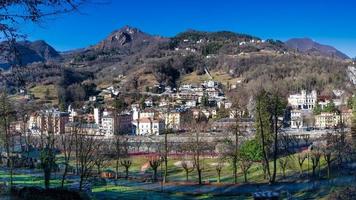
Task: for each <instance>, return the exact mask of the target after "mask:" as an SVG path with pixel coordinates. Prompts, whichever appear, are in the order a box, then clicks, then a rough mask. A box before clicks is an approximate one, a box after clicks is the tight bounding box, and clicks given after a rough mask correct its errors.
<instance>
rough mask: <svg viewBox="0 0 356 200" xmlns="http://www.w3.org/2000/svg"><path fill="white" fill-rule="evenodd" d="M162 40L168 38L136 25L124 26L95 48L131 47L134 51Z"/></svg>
mask: <svg viewBox="0 0 356 200" xmlns="http://www.w3.org/2000/svg"><path fill="white" fill-rule="evenodd" d="M162 41H167V39H165V38H163V37H159V36H152V35H150V34H147V33H144V32H142V31H140V30H139V29H137V28H134V27H130V26H124V27H122V28H120V29H118V30H116V31H113V32H112V33H111V34H110V35H109V36H108V37H106V38H105V39H104V40H102V41H101V42H100V43H99V44H97V45H95V46H94V47H93V48H94V49H96V50H112V49H116V50H118V49H122V50H124V49H125V50H127V49H130V51H133V50H139V48H142V47H144V46H147V45H150V44H153V43H157V42H162Z"/></svg>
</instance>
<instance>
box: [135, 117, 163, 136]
mask: <svg viewBox="0 0 356 200" xmlns="http://www.w3.org/2000/svg"><path fill="white" fill-rule="evenodd" d="M132 124H133V129H132V132H133V134H135V135H160V134H162V133H163V131H164V129H165V124H164V121H163V120H159V119H153V118H140V119H137V120H134V121H133V122H132Z"/></svg>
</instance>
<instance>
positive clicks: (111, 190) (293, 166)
mask: <svg viewBox="0 0 356 200" xmlns="http://www.w3.org/2000/svg"><path fill="white" fill-rule="evenodd" d="M62 159H63V158H62V156H58V159H57V163H60V162H61V161H62ZM130 159H131V161H132V166H131V168H130V177H136V178H145V177H146V178H150V177H151V175H152V171H151V169H150V168H149V167H148V168H147V170H145V171H142V170H141V169H142V166H144V165H147V162H148V160H149V158H148V157H146V156H132V157H131V158H130ZM179 161H181V159H179V158H176V157H170V158H169V162H168V166H169V177H168V181H171V182H172V181H173V182H180V183H184V182H185V172H184V171H183V169H182V168H181V167H180V166H179V165H177V162H179ZM217 162H218V159H217V158H211V157H206V158H204V159H202V165H203V168H204V169H203V180H204V182H205V183H207V182H209V183H210V184H214V185H215V186H217V185H216V184H217V183H215V182H216V180H217V178H216V177H217V173H216V169H215V166H214V164H215V163H217ZM225 162H226V166H225V167H224V168H223V170H222V174H221V179H222V183H221V184H230V183H232V182H233V176H232V168H231V166H230V164H229V162H228V161H225ZM71 165H73V166H74V162H72V163H71ZM308 165H309V170H308ZM325 167H326V166H325V161H324V160H323V159H321V167H320V171H321V177H324V178H325ZM104 169H110V170H114V169H115V162H114V161H112V162H108V163H105V167H104ZM303 169H304V173H307V172H308V173H311V163H309V164H308V162H307V160H306V161H305V163H304V165H303ZM119 170H120V172H121V173H122V175H123V172H124V168H122V167H121V166H120V169H119ZM160 170H161V167H159V170H158V175H159V176H160V175H161V171H160ZM39 172H41V171H39ZM238 172H239V175H238V182H239V184H241V183H242V182H243V175H242V173H241V170H238ZM277 172H278V174H277V177H278V179H279V180H278V181H279V182H280V181H283V180H282V174H281V170H280V168H279V167H278V170H277ZM286 172H287V179H288V177H289V178H290V177H298V175H299V166H298V164H297V161H296V160H295V159H293V158H290V164H289V166H288V168H287V171H286ZM332 172H333V173H332V176H337V175H338V172H337V171H332ZM60 175H61V174H60V173H57V174H53V176H52V178H53V179H52V181H51V185H52V186H53V187H58V186H60ZM8 177H9V175H8V174H6V173H4V172H3V171H0V178H8ZM248 179H249V182H251V183H266V180H264V178H263V173H262V168H261V164H260V163H254V164H253V166H252V167H251V169H250V171H249V175H248ZM288 180H289V179H288ZM72 181H73V180H72ZM72 181H69V182H66V185H67V184H70V183H71V182H72ZM189 181H190V182H196V181H197V173H196V172H195V171H193V172H191V173H190V176H189ZM134 182H135V181H134ZM134 182H133V183H134ZM136 182H137V183H139V185H140V183H141V181H139V180H136ZM0 183H1V182H0ZM14 183H15V184H20V185H27V186H42V187H43V185H44V182H43V178H42V176H41V174H39V173H37V175H34V174H15V175H14ZM338 189H340V188H337V187H335V188H331V189H330V188H328V189H321V190H317V191H308V192H298V193H294V194H293V196H294V197H296V198H297V199H325V198H326V197H327V196H328V195H329V194H330V193H331V192H333V191H336V190H338ZM92 192H93V196H94V198H95V199H228V198H229V199H231V198H233V199H251V196H249V195H247V196H233V197H231V196H226V197H224V196H213V195H211V194H203V195H197V196H188V195H184V194H182V193H179V192H177V193H161V192H158V191H151V190H146V189H142V188H140V187H138V186H137V185H136V184H132V185H130V186H124V185H114V184H113V183H112V182H108V183H107V184H106V185H94V186H93V188H92Z"/></svg>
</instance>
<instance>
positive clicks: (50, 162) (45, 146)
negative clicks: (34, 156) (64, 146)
mask: <svg viewBox="0 0 356 200" xmlns="http://www.w3.org/2000/svg"><path fill="white" fill-rule="evenodd" d="M46 117H47V124H48V125H47V126H48V128H47V130H46V133H44V134H42V136H41V143H42V145H41V167H42V169H43V173H44V182H45V188H46V189H49V187H50V181H51V174H52V171H53V170H54V169H55V166H56V155H55V144H56V142H55V141H56V138H55V135H54V134H55V130H54V129H55V127H56V126H57V120H56V119H55V117H54V116H53V114H52V113H49V114H48V116H46ZM41 132H43V130H42V131H41Z"/></svg>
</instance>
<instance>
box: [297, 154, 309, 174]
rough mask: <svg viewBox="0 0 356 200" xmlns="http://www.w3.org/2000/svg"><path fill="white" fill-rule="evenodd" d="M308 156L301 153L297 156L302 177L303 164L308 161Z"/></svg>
mask: <svg viewBox="0 0 356 200" xmlns="http://www.w3.org/2000/svg"><path fill="white" fill-rule="evenodd" d="M307 157H308V156H307V154H306V153H299V154H298V155H297V160H298V165H299V170H300V175H302V174H303V163H304V161H305V160H306V159H307Z"/></svg>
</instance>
